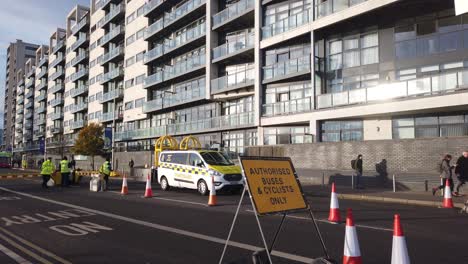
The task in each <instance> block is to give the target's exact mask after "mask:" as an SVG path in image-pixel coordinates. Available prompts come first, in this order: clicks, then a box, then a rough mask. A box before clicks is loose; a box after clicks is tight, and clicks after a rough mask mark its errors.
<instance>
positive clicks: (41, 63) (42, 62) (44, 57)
mask: <svg viewBox="0 0 468 264" xmlns="http://www.w3.org/2000/svg"><path fill="white" fill-rule="evenodd" d="M48 60H49V56H47V55H45V56H43V57H42V58H41V60H40V61H39V63H38V64H37V67H42V66H43V65H44V64H45V63H46V62H47V61H48Z"/></svg>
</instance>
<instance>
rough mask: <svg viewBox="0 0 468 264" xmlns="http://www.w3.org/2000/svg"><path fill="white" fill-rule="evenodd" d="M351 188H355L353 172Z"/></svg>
mask: <svg viewBox="0 0 468 264" xmlns="http://www.w3.org/2000/svg"><path fill="white" fill-rule="evenodd" d="M351 189H353V190H354V173H353V174H351Z"/></svg>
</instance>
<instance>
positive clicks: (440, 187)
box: [438, 178, 454, 192]
mask: <svg viewBox="0 0 468 264" xmlns="http://www.w3.org/2000/svg"><path fill="white" fill-rule="evenodd" d="M448 180H449V184H450V190H451V191H452V192H453V191H454V189H453V179H451V178H450V179H448ZM446 183H447V178H442V184H441V185H440V186H439V187H438V189H439V190H442V189H444V188H445V184H446Z"/></svg>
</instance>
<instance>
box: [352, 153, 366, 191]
mask: <svg viewBox="0 0 468 264" xmlns="http://www.w3.org/2000/svg"><path fill="white" fill-rule="evenodd" d="M351 167H352V168H353V170H354V173H355V174H356V189H363V188H364V187H363V186H362V184H361V177H362V155H361V154H359V155H358V156H357V158H356V159H355V160H352V161H351Z"/></svg>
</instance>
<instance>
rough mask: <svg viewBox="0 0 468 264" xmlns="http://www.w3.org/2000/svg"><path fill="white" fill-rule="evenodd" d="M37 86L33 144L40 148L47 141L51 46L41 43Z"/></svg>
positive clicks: (37, 58) (37, 66)
mask: <svg viewBox="0 0 468 264" xmlns="http://www.w3.org/2000/svg"><path fill="white" fill-rule="evenodd" d="M35 60H36V69H35V71H36V72H35V78H36V81H35V88H34V118H33V119H34V124H33V145H35V146H36V147H35V149H36V151H34V152H36V153H37V152H38V150H39V147H38V146H39V145H40V144H41V142H45V136H46V121H47V89H48V87H49V82H48V77H49V76H48V73H49V46H46V45H41V46H40V47H39V48H38V49H37V50H36V58H35Z"/></svg>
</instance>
